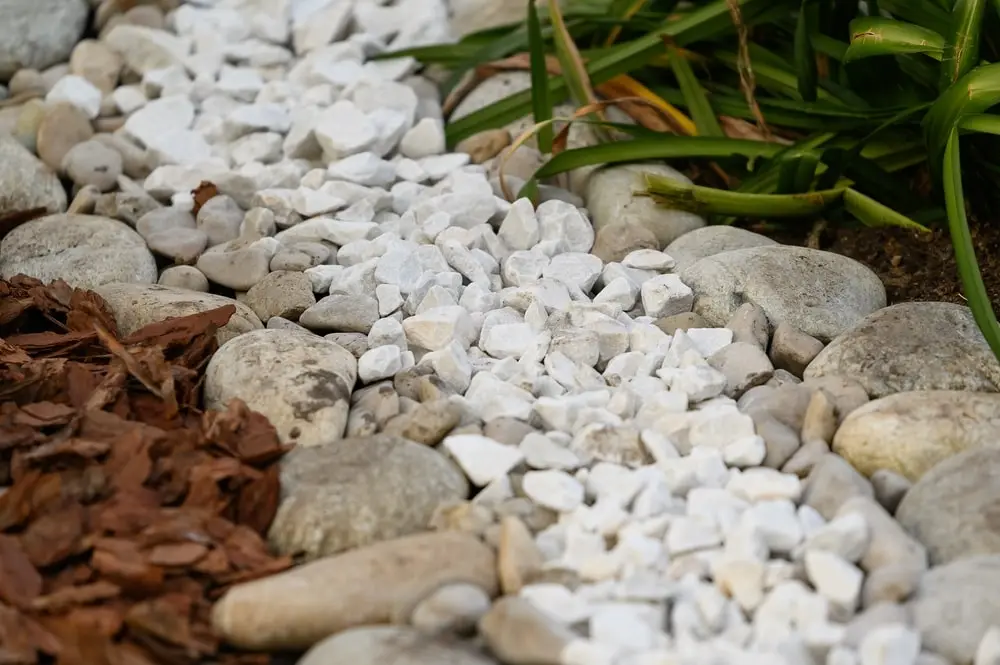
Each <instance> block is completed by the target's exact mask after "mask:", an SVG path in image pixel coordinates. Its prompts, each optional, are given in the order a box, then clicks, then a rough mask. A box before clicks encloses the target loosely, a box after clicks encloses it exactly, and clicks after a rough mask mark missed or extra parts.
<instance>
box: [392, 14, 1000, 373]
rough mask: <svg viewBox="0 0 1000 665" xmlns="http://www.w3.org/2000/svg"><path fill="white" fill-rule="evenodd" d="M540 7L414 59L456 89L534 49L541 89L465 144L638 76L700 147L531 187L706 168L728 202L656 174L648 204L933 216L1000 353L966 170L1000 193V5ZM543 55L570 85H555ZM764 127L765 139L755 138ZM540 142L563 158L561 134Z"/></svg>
mask: <svg viewBox="0 0 1000 665" xmlns="http://www.w3.org/2000/svg"><path fill="white" fill-rule="evenodd" d="M526 1H528V2H529V4H531V10H530V11H529V19H528V21H526V24H525V25H514V26H508V27H505V28H500V29H495V30H491V31H486V32H484V33H481V34H478V35H472V36H470V37H467V38H466V39H464V40H462V41H461V42H459V43H458V44H453V45H447V46H432V47H424V48H421V49H415V50H413V51H411V52H410V53H409V54H410V55H413V56H414V57H416V58H418V59H419V60H421V61H422V62H424V63H435V64H440V65H444V66H445V67H448V68H450V69H452V70H453V74H454V75H453V81H455V82H457V81H458V80H459V79H460V77H461V76H462V75H463V74H464V73H465V72H467V71H468V70H470V69H471V68H473V67H475V66H478V65H481V64H484V63H486V62H489V61H491V60H495V59H499V58H503V57H507V56H510V55H513V54H515V53H524V52H528V53H529V54H530V60H531V77H532V84H533V88H534V91H525V92H522V93H518V94H514V95H511V96H510V97H507V98H506V99H503V100H500V101H499V102H497V103H495V104H493V105H492V106H489V107H487V108H484V109H482V110H480V111H477V112H475V113H472V114H470V115H467V116H465V117H464V118H461V119H459V120H457V121H455V122H452V123H450V124H449V125H448V127H447V136H448V140H449V142H450V143H451V144H454V143H456V142H458V141H460V140H462V139H464V138H467V137H468V136H471V135H473V134H476V133H478V132H481V131H483V130H486V129H491V128H495V127H500V126H503V125H506V124H508V123H510V122H513V121H514V120H517V119H519V118H521V117H524V116H526V115H529V114H533V115H534V117H535V119H536V121H537V122H542V121H545V120H548V119H549V118H551V109H552V106H553V105H554V104H557V103H560V102H562V101H564V100H567V99H570V98H572V100H573V101H574V102H576V103H577V104H578V105H586V104H588V103H590V102H592V101H593V97H592V96H591V91H593V90H597V91H598V92H600V90H601V87H600V86H601V84H603V83H605V82H611V84H614V82H615V81H616V80H620V79H616V77H619V76H621V75H628V83H630V84H632V87H631V89H641V90H644V91H645V92H646V93H648V95H645V96H648V97H652V98H653V99H652V100H650V99H647V101H654V102H659V103H660V104H661V105H663V106H665V107H669V108H673V109H674V111H676V110H677V108H679V109H682V111H681V112H680V113H681V118H682V119H683V120H685V122H687V123H688V126H690V127H694V128H696V132H695V135H694V136H683V135H676V134H668V133H654V132H651V131H649V130H648V129H646V130H644V129H642V128H634V130H632V131H629V132H628V134H629V135H630V138H629V140H617V141H614V142H611V141H607V142H603V143H600V144H599V145H595V146H590V147H584V148H577V149H573V150H567V151H564V152H560V153H559V154H556V155H553V156H551V157H550V158H549V159H548V161H547V162H546V163H545V164H544V165H543V166H542V167H541V168H540V169H539V170H538V172H537V173H536V174H535V177H534V178H533V179H532V180H531V181H530V182H529V185H531V186H534V185H536V184H537V183H538V182H539V181H541V180H542V179H545V178H550V177H552V176H554V175H557V174H560V173H564V172H566V171H570V170H573V169H576V168H580V167H583V166H590V165H595V164H609V163H622V162H634V161H642V160H647V159H671V160H675V161H682V162H685V161H695V162H697V161H701V162H702V163H703V166H705V165H708V163H709V162H711V163H712V168H713V169H716V170H718V169H720V168H721V170H722V171H724V172H725V173H726V174H727V175H728V177H729V189H727V190H719V189H713V188H711V187H705V186H702V185H691V186H686V185H679V184H677V183H675V182H672V181H665V180H663V179H657V178H655V177H654V178H651V179H650V181H649V183H648V184H649V187H648V193H649V195H650V196H652V197H654V198H656V199H658V200H661V201H663V202H667V203H669V204H670V205H673V206H676V207H681V208H684V209H690V210H697V211H699V212H701V213H703V214H706V215H710V216H712V218H713V219H714V221H716V222H722V223H729V222H733V221H735V220H736V219H738V218H741V217H742V218H745V217H751V218H757V219H765V220H766V219H774V220H776V221H780V222H781V223H786V224H789V223H801V221H800V220H803V219H808V218H811V217H816V216H826V217H829V218H831V219H844V218H854V219H855V220H857V221H859V222H860V223H863V224H866V225H870V226H900V227H906V228H911V229H923V228H925V227H924V226H923V225H922V224H921V223H918V221H917V220H919V221H920V222H928V221H931V222H933V221H934V220H935V219H937V220H945V219H946V220H947V224H948V228H949V230H950V233H951V237H952V241H953V244H954V248H955V254H956V258H957V261H958V265H959V273H960V276H961V279H962V284H963V289H964V291H965V296H966V298H967V299H968V302H969V306H970V308H971V309H972V312H973V314H974V315H975V318H976V321H977V323H978V324H979V326H980V329H981V330H982V332H983V334H984V336H985V338H986V340H987V341H988V342H989V344H990V346H991V348H992V349H993V351H994V353H996V354H997V355H998V357H1000V325H998V323H997V320H996V318H995V316H994V313H993V309H992V306H991V303H990V301H989V298H988V296H987V293H986V290H985V288H984V287H983V281H982V278H981V275H980V273H979V268H978V265H977V262H976V257H975V255H974V252H973V244H972V241H971V237H970V233H969V228H968V222H967V218H966V208H967V201H966V195H965V192H964V191H963V186H962V181H963V175H964V177H965V178H966V179H967V180H968V179H969V178H974V182H976V183H977V184H981V183H990V184H991V185H992V186H989V187H982V186H980V187H973V188H971V189H972V190H974V193H975V195H976V200H975V201H974V202H973V203H974V204H978V203H980V202H982V201H981V199H983V198H986V197H996V196H997V194H998V193H1000V187H998V186H997V185H998V184H1000V183H998V174H1000V152H998V151H997V150H996V145H997V143H996V139H995V138H994V137H996V136H998V135H1000V114H998V113H997V112H996V111H995V107H997V106H998V105H1000V52H998V48H1000V40H998V39H997V38H996V35H997V34H1000V32H998V31H997V29H996V28H997V27H998V26H1000V0H877V2H876V1H875V0H869V1H868V2H867V3H865V4H864V5H862V4H861V3H859V2H858V1H857V0H692V1H691V2H685V3H678V2H676V1H675V0H567V2H566V3H565V5H564V7H565V12H564V13H563V14H560V13H559V12H551V10H550V13H549V14H550V16H549V17H550V19H551V20H546V17H545V16H544V15H541V16H540V14H541V12H537V11H535V9H534V6H533V3H532V0H526ZM734 5H736V6H735V7H734ZM869 12H870V13H869ZM736 20H738V23H737V22H735V21H736ZM544 54H553V55H555V56H557V57H558V59H559V62H560V63H561V65H562V71H563V72H564V73H566V74H567V75H566V76H563V75H558V76H550V75H549V74H548V73H547V72H546V71H545V61H544ZM389 55H392V54H389ZM748 64H749V65H750V66H749V67H748V66H747V65H748ZM684 112H686V113H687V115H688V116H689V117H690V120H688V119H687V118H684V117H683V113H684ZM636 119H637V120H639V118H636ZM720 119H722V120H727V119H728V121H727V122H721V121H720ZM739 121H743V123H742V127H743V129H742V130H740V131H739V132H736V131H735V130H734V129H733V126H734V123H738V122H739ZM755 126H756V131H757V133H758V137H757V138H758V139H764V140H750V138H748V135H747V128H750V129H751V130H752V129H753V128H754V127H755ZM689 131H690V130H689ZM606 136H610V134H608V135H606ZM615 136H617V137H620V136H621V132H615ZM772 136H777V137H781V138H783V139H785V140H784V141H781V142H779V141H774V140H771V138H772ZM538 138H539V142H540V146H541V147H542V149H543V151H544V152H548V151H549V149H550V148H551V146H552V142H551V140H550V137H549V136H548V135H545V134H542V133H541V132H539V136H538ZM962 154H965V155H966V160H965V161H964V162H963V161H962V160H961V155H962ZM915 169H927V170H929V172H930V174H931V176H932V177H931V181H932V183H933V190H932V191H931V192H917V191H915V190H914V189H913V187H912V185H911V183H912V182H914V180H915V179H914V178H913V175H914V173H913V172H914V170H915ZM703 171H704V169H703ZM963 171H964V174H963Z"/></svg>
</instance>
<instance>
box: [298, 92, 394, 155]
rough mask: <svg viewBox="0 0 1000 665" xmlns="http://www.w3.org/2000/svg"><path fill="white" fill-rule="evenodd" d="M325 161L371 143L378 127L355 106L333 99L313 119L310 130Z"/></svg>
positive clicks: (352, 152) (376, 138)
mask: <svg viewBox="0 0 1000 665" xmlns="http://www.w3.org/2000/svg"><path fill="white" fill-rule="evenodd" d="M313 132H314V133H315V136H316V140H317V141H318V142H319V145H320V147H321V148H322V149H323V154H324V156H325V157H326V159H327V161H330V162H332V161H336V160H338V159H343V158H344V157H347V156H349V155H353V154H356V153H359V152H364V151H366V150H369V149H371V148H373V147H374V146H375V143H376V141H378V138H379V129H378V127H377V126H376V125H375V123H374V122H372V120H371V119H370V118H369V117H368V116H367V115H366V114H365V113H363V112H362V111H361V110H360V109H358V107H357V106H355V105H354V104H353V103H352V102H350V101H347V100H340V101H338V102H335V103H334V104H333V105H332V106H330V107H329V108H327V109H326V110H324V111H323V112H322V113H321V114H320V115H319V117H318V118H317V119H316V125H315V127H314V129H313Z"/></svg>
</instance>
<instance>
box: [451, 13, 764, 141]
mask: <svg viewBox="0 0 1000 665" xmlns="http://www.w3.org/2000/svg"><path fill="white" fill-rule="evenodd" d="M740 5H741V10H742V11H743V18H744V21H750V20H752V19H753V18H755V17H756V16H758V15H760V14H761V13H763V12H764V11H766V10H768V9H772V8H773V7H774V6H775V5H774V0H741V3H740ZM732 30H733V26H732V22H731V20H730V17H729V8H728V5H727V4H726V0H712V2H709V3H708V4H705V5H702V6H700V7H698V8H697V9H694V10H692V11H690V12H687V13H685V14H684V15H683V16H681V17H679V18H676V19H667V20H665V21H664V22H663V24H662V25H661V26H660V27H659V28H657V29H656V30H654V31H652V32H650V33H649V34H647V35H645V36H643V37H640V38H638V39H635V40H633V41H631V42H628V43H625V44H620V45H617V46H615V47H613V48H612V49H610V50H609V51H608V53H607V54H605V55H603V56H601V57H600V58H598V59H596V60H593V61H592V62H591V63H590V64H589V65H588V66H587V71H588V73H589V74H590V78H591V82H592V83H594V84H597V83H601V82H603V81H607V80H609V79H611V78H614V77H615V76H617V75H619V74H624V73H627V72H629V71H632V70H633V69H636V68H638V67H641V66H644V65H646V64H647V63H649V61H650V60H652V59H653V58H655V57H656V56H657V55H658V54H660V53H661V52H662V50H663V42H662V38H663V37H664V36H666V37H670V38H671V39H673V40H674V42H675V43H676V44H677V45H678V46H684V45H685V44H690V43H692V42H695V41H701V40H705V39H711V38H713V37H716V36H718V35H719V34H721V33H725V32H730V31H732ZM550 84H551V91H552V95H553V100H554V101H556V100H559V99H561V98H562V96H563V95H565V94H566V80H565V79H564V78H563V77H562V76H558V77H553V78H552V79H550ZM530 112H531V92H530V91H528V90H526V91H524V92H519V93H516V94H513V95H510V96H508V97H506V98H504V99H501V100H500V101H498V102H496V103H495V104H492V105H490V106H488V107H486V108H484V109H480V110H479V111H476V112H475V113H470V114H469V115H467V116H465V117H464V118H461V119H459V120H456V121H454V122H452V123H450V124H449V125H448V127H447V130H446V134H447V137H448V143H449V144H450V145H454V144H455V143H457V142H458V141H461V140H462V139H465V138H468V137H469V136H472V135H473V134H476V133H478V132H481V131H483V130H486V129H493V128H495V127H501V126H503V125H505V124H507V123H509V122H513V121H515V120H517V119H518V118H522V117H524V116H525V115H527V114H529V113H530Z"/></svg>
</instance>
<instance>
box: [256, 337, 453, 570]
mask: <svg viewBox="0 0 1000 665" xmlns="http://www.w3.org/2000/svg"><path fill="white" fill-rule="evenodd" d="M328 343H329V342H328ZM281 489H282V501H281V505H280V507H279V508H278V514H277V515H276V516H275V519H274V523H273V524H272V525H271V529H270V532H269V535H268V539H269V541H270V542H271V544H272V546H274V547H275V548H276V549H277V550H278V551H279V552H282V553H289V554H290V553H293V552H294V553H305V554H306V555H307V556H309V557H310V558H312V557H317V556H329V555H331V554H336V553H338V552H342V551H344V550H349V549H353V548H356V547H361V546H364V545H369V544H371V543H375V542H378V541H381V540H389V539H392V538H398V537H400V536H405V535H409V534H413V533H418V532H421V531H426V530H427V529H428V525H429V524H430V520H431V517H432V516H433V515H434V511H435V509H437V507H438V505H440V504H442V503H445V502H450V501H460V500H463V499H465V498H466V496H467V494H468V490H469V488H468V483H467V482H466V480H465V476H464V475H463V474H462V472H461V471H460V470H459V469H458V467H457V466H455V465H454V464H453V463H452V462H451V461H449V460H448V459H447V458H445V457H444V456H443V455H442V454H441V453H439V452H437V451H436V450H434V449H433V448H430V447H428V446H425V445H421V444H418V443H414V442H413V441H408V440H406V439H403V438H400V437H396V436H389V435H376V436H371V437H359V438H351V439H343V440H341V441H338V442H336V443H334V444H330V445H324V446H315V447H310V448H297V449H295V450H294V451H292V452H291V453H289V455H288V456H286V457H285V458H284V460H283V461H282V471H281Z"/></svg>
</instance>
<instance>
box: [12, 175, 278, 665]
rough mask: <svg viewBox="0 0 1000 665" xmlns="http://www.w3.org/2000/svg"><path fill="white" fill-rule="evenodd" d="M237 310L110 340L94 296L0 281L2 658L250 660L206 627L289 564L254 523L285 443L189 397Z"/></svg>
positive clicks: (97, 664) (263, 522)
mask: <svg viewBox="0 0 1000 665" xmlns="http://www.w3.org/2000/svg"><path fill="white" fill-rule="evenodd" d="M207 193H208V191H207V190H206V191H205V192H204V194H207ZM234 312H235V308H234V307H232V306H227V307H222V308H219V309H216V310H212V311H209V312H201V313H198V314H194V315H191V316H186V317H178V318H173V319H167V320H165V321H161V322H158V323H154V324H152V325H149V326H146V327H145V328H143V329H141V330H139V331H137V332H135V333H134V334H132V335H130V336H129V337H128V338H127V339H121V338H120V336H119V334H118V330H117V327H116V326H115V322H114V318H113V316H112V315H111V313H110V309H109V308H108V307H107V305H106V303H104V301H103V300H102V299H101V298H100V296H98V295H97V294H95V293H93V292H90V291H84V290H80V289H73V288H72V287H70V286H69V285H68V284H66V283H65V282H53V283H51V284H43V283H41V282H40V281H38V280H36V279H33V278H29V277H24V276H17V277H14V278H12V279H9V280H2V279H0V483H4V484H10V487H9V488H8V489H7V490H6V491H5V492H4V493H3V494H0V601H6V602H8V603H10V604H11V605H12V606H13V607H10V608H7V607H6V606H4V605H3V604H2V602H0V663H7V662H27V663H35V662H37V661H38V660H39V658H40V656H39V655H38V654H39V653H42V654H45V657H46V658H47V657H50V656H52V657H56V663H57V665H154V664H155V665H176V664H188V663H190V664H191V665H194V664H195V663H202V662H217V663H220V665H221V663H233V664H234V665H235V664H237V663H239V664H241V665H242V664H244V663H245V664H250V663H256V662H259V656H258V655H256V654H253V655H250V654H228V653H227V654H219V653H218V651H219V644H218V641H217V639H216V638H215V636H214V635H213V633H212V630H211V624H210V622H211V611H210V610H211V603H212V601H213V600H214V599H216V598H217V597H218V596H219V595H220V594H221V593H223V592H224V591H225V589H226V585H228V584H231V583H233V582H238V581H241V580H249V579H254V578H257V577H262V576H265V575H268V574H272V573H274V572H279V571H281V570H284V569H286V568H287V567H288V566H290V565H291V560H290V559H288V558H275V557H273V556H271V554H270V552H268V549H267V546H266V543H265V542H264V538H263V535H262V534H264V533H266V530H267V528H268V527H269V526H270V522H271V520H272V519H273V515H274V513H275V511H276V508H277V502H278V498H279V494H280V485H279V482H278V477H279V474H278V467H277V465H276V462H277V461H278V459H279V458H280V457H281V456H282V455H283V454H284V452H285V451H286V450H287V446H283V445H282V444H281V442H280V440H279V439H278V436H277V432H276V431H275V429H274V427H273V426H272V425H271V424H270V423H269V422H268V421H267V419H266V418H264V417H263V416H262V415H261V414H259V413H255V412H253V411H251V410H250V409H248V408H247V406H246V405H245V404H244V403H242V402H239V401H234V402H233V403H231V404H230V405H229V406H228V407H227V409H226V410H224V411H221V412H212V413H209V414H204V413H203V412H202V408H201V404H200V402H199V400H200V399H201V385H202V382H203V378H204V370H205V367H206V365H207V362H208V360H209V358H210V357H211V354H212V353H213V352H214V351H215V350H216V348H217V347H218V342H217V340H216V336H215V334H216V332H217V331H218V329H219V328H220V327H222V326H224V325H225V324H226V323H227V322H228V321H229V319H230V317H231V316H232V315H233V313H234ZM5 534H6V535H5ZM15 534H16V535H15ZM11 634H16V635H17V637H16V638H8V635H11ZM46 662H48V661H46Z"/></svg>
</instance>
